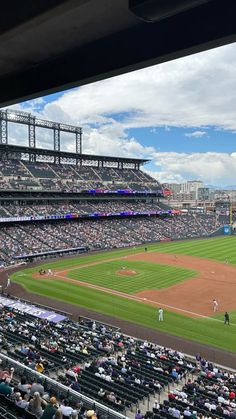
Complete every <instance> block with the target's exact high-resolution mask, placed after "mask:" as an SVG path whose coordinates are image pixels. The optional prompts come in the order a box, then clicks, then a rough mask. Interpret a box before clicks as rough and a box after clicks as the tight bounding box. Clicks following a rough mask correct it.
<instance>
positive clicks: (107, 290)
mask: <svg viewBox="0 0 236 419" xmlns="http://www.w3.org/2000/svg"><path fill="white" fill-rule="evenodd" d="M53 278H61V279H63V281H64V282H68V283H73V284H75V285H81V286H82V287H85V288H91V289H95V290H97V291H102V292H106V293H107V294H111V295H118V296H120V297H124V298H127V299H129V300H134V301H138V302H142V303H150V304H153V305H157V306H162V307H166V308H169V309H171V310H174V311H181V312H183V313H188V314H191V315H192V316H197V317H200V318H202V319H207V320H213V321H215V322H218V323H222V322H223V320H219V319H215V318H214V317H210V316H205V315H204V314H199V313H194V312H193V311H189V310H185V309H183V308H178V307H175V306H171V305H168V304H164V303H162V302H158V301H153V300H149V299H148V298H144V297H138V296H135V295H131V294H126V293H125V292H122V291H115V290H112V289H109V288H105V287H100V286H99V285H94V284H91V283H89V282H82V281H78V280H75V279H70V278H68V277H66V276H62V275H54V277H51V278H50V279H53ZM231 325H232V326H236V324H235V323H231Z"/></svg>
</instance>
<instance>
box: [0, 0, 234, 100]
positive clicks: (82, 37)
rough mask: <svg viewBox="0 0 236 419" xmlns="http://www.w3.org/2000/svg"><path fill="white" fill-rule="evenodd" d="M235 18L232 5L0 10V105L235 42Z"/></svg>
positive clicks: (36, 5) (80, 1)
mask: <svg viewBox="0 0 236 419" xmlns="http://www.w3.org/2000/svg"><path fill="white" fill-rule="evenodd" d="M129 5H130V6H131V8H129ZM235 15H236V1H235V0H224V1H222V0H130V3H129V0H41V1H32V0H24V2H20V1H19V0H11V1H10V2H8V3H7V2H5V3H4V7H2V10H1V15H0V57H1V66H0V92H1V93H0V97H1V98H0V105H1V106H5V105H9V104H12V103H16V102H19V101H22V100H24V99H29V98H33V97H37V96H42V95H46V94H49V93H52V92H57V91H59V90H62V89H67V88H71V87H74V86H79V85H83V84H85V83H90V82H94V81H96V80H101V79H104V78H107V77H110V76H114V75H117V74H122V73H124V72H128V71H132V70H135V69H140V68H143V67H145V66H150V65H152V64H157V63H161V62H164V61H167V60H173V59H175V58H178V57H181V56H184V55H187V54H192V53H195V52H198V51H202V50H205V49H209V48H213V47H216V46H220V45H224V44H226V43H230V42H234V41H235V40H236V25H235ZM147 21H151V22H152V23H147Z"/></svg>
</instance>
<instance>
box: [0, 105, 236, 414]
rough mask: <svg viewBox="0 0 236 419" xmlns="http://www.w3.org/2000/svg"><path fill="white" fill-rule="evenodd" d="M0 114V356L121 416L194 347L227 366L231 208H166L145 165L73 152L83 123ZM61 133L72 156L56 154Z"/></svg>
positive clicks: (187, 359) (233, 258) (235, 334)
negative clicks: (47, 137)
mask: <svg viewBox="0 0 236 419" xmlns="http://www.w3.org/2000/svg"><path fill="white" fill-rule="evenodd" d="M0 119H1V125H0V127H1V133H0V134H1V138H3V136H4V135H5V143H3V142H2V144H1V145H0V149H1V160H0V175H1V197H0V200H1V207H0V222H1V230H0V235H1V242H0V243H1V244H0V257H1V289H2V295H1V296H0V302H1V304H2V307H3V313H2V317H1V320H2V322H3V323H2V324H3V327H2V330H1V336H2V356H3V357H5V358H3V360H4V362H8V363H10V365H12V364H11V363H12V362H15V363H17V367H16V368H27V370H26V371H25V372H24V373H21V374H20V375H22V374H23V376H25V374H26V375H27V377H28V378H27V379H28V380H31V381H30V382H32V380H33V382H34V381H35V380H36V381H37V378H35V377H32V376H28V374H30V373H31V370H32V364H33V369H34V370H35V371H36V372H37V373H41V374H45V376H46V377H48V378H50V377H51V378H50V379H51V380H52V382H53V380H55V379H56V382H57V383H58V382H59V383H60V385H61V386H62V388H63V386H65V385H66V386H67V387H68V386H69V387H71V389H72V390H73V389H74V391H75V394H76V393H79V395H80V396H79V397H80V398H81V397H82V400H83V398H85V399H86V398H87V399H86V402H87V403H88V400H90V399H91V400H92V407H93V406H94V403H95V406H97V407H96V408H97V409H102V410H101V411H102V412H104V409H105V411H106V414H109V415H113V414H116V413H117V412H118V413H119V414H121V415H125V416H128V417H129V416H131V417H132V415H133V413H132V412H133V411H134V409H138V407H139V403H140V400H142V401H143V400H145V398H146V399H147V400H148V406H150V403H151V402H150V400H152V398H153V397H155V398H156V397H157V394H158V397H159V398H160V400H162V397H163V395H161V394H162V391H164V389H165V388H166V386H167V388H168V389H170V388H171V387H170V386H173V385H174V382H175V381H176V382H181V380H182V379H183V377H187V376H188V374H190V372H191V374H193V371H196V370H197V368H199V366H197V365H198V364H196V360H195V355H196V354H197V353H199V354H200V357H201V362H203V361H202V360H204V362H206V361H205V358H207V359H209V361H207V362H216V363H217V364H220V365H225V368H226V367H227V368H230V367H234V365H235V352H236V347H235V338H236V300H235V294H234V286H235V273H236V266H235V265H236V254H235V251H234V243H235V240H236V237H235V236H234V234H233V233H234V229H233V227H232V226H233V213H232V211H230V217H229V216H228V215H222V214H221V215H219V214H216V213H214V212H209V211H205V212H204V213H194V212H188V213H186V212H182V211H181V210H174V209H172V208H171V207H169V206H168V201H167V199H166V195H167V194H169V193H170V191H166V190H165V189H164V188H163V187H162V185H161V184H160V183H159V182H158V181H156V180H155V179H153V178H152V177H151V176H150V175H148V174H147V173H146V172H145V170H143V168H144V169H145V166H144V165H145V164H146V163H147V160H142V159H131V158H119V157H118V158H117V157H108V156H107V157H106V156H94V155H86V154H83V153H82V145H83V141H82V128H81V127H76V126H71V125H65V124H60V123H56V122H53V121H46V120H42V119H38V118H37V117H35V116H33V115H31V114H27V113H25V112H22V111H12V110H7V109H6V110H2V111H0ZM10 123H14V124H24V125H26V126H27V127H28V133H29V137H28V142H29V145H28V146H27V147H23V146H20V145H11V144H9V143H8V135H7V133H8V128H7V126H8V124H10ZM37 127H43V128H45V130H46V129H47V130H52V131H53V135H54V149H53V150H49V149H41V148H38V147H37V135H36V132H37ZM63 131H66V132H69V133H71V135H72V136H73V138H74V142H75V148H76V150H77V152H76V153H67V152H63V151H61V150H60V141H59V140H60V136H61V132H63ZM32 133H33V134H32ZM225 233H226V234H225ZM230 233H232V234H230ZM226 312H227V313H228V319H226V320H228V321H227V322H226V321H225V313H226ZM22 324H23V327H22ZM228 326H230V327H228ZM37 328H38V329H39V330H37ZM55 330H56V334H55ZM64 334H65V335H64ZM55 337H56V339H55ZM148 342H151V343H148ZM143 345H144V346H143ZM145 345H147V346H145ZM166 347H168V348H169V347H170V348H173V352H172V350H169V349H168V350H167V349H166ZM36 354H38V355H37V356H38V359H37V360H36V359H35V358H34V357H35V356H36ZM151 354H153V355H151ZM163 354H164V355H165V357H167V359H168V363H169V362H170V364H169V366H167V365H166V364H164V365H162V362H161V361H160V360H161V359H162V356H163ZM132 356H134V357H135V359H136V357H137V356H138V360H139V357H140V360H139V361H140V364H139V362H138V363H137V365H136V362H137V361H134V360H132ZM8 357H9V358H8ZM103 357H105V361H104V359H103ZM182 357H183V358H182ZM152 358H153V359H154V361H152V365H151V370H150V371H149V364H148V363H150V359H152ZM182 359H184V361H183V366H181V368H179V362H180V364H181V365H182ZM6 360H8V361H6ZM101 360H102V361H101ZM36 361H37V362H36ZM113 363H114V364H113ZM176 363H177V364H176ZM175 364H176V365H177V367H178V368H177V369H176V368H174V367H176V365H175ZM19 365H21V367H19ZM36 365H37V366H36ZM39 365H40V367H39ZM84 365H86V367H84ZM200 365H201V364H200ZM114 367H115V368H116V369H117V372H114ZM155 367H157V372H156V371H155ZM40 368H41V369H40ZM78 368H79V369H78ZM137 368H138V369H137ZM159 368H160V369H161V371H159ZM129 369H130V370H131V371H132V373H130V374H128V380H126V379H125V378H124V376H126V375H127V371H129ZM136 369H137V371H136ZM139 370H140V371H139ZM135 371H136V372H135ZM138 371H139V372H138ZM143 371H144V372H143ZM176 371H178V374H177V375H176ZM160 372H161V374H160ZM18 374H19V372H18ZM75 377H76V379H75ZM140 377H143V378H142V380H143V384H142V380H141V378H140ZM150 380H151V381H150ZM87 381H89V382H87ZM91 382H92V385H91V386H90V384H91ZM75 383H76V385H75ZM155 383H156V384H155ZM48 385H49V387H50V385H52V383H51V382H50V383H49V384H48ZM127 385H128V386H132V385H134V386H135V388H133V389H132V392H131V394H130V396H129V394H128V395H127V394H125V392H126V386H127ZM152 386H153V387H152ZM136 387H137V389H136ZM131 388H132V387H131ZM110 389H112V390H114V391H110ZM100 390H101V391H100ZM103 390H104V391H105V393H104V394H103ZM60 391H62V392H63V390H62V389H61V390H59V387H58V390H57V394H56V397H58V393H60ZM99 391H100V393H101V394H102V395H101V394H100V393H99ZM169 391H170V390H169ZM53 394H54V393H53ZM163 394H164V393H163ZM32 400H33V399H32ZM79 400H80V401H81V399H79ZM74 402H75V400H74ZM96 403H97V405H96ZM144 403H145V402H144ZM158 405H159V403H158ZM63 406H64V405H63ZM134 406H135V407H134ZM145 406H146V405H145ZM145 408H146V407H145ZM20 409H21V407H20ZM106 409H108V410H106ZM148 409H149V407H147V408H146V410H147V411H148ZM90 410H91V408H90ZM92 410H93V409H92ZM107 412H110V413H107ZM115 412H116V413H115ZM27 414H31V413H29V412H27ZM155 416H156V415H155ZM23 417H24V416H23ZM27 417H28V416H27ZM30 417H31V416H30ZM65 417H66V416H65Z"/></svg>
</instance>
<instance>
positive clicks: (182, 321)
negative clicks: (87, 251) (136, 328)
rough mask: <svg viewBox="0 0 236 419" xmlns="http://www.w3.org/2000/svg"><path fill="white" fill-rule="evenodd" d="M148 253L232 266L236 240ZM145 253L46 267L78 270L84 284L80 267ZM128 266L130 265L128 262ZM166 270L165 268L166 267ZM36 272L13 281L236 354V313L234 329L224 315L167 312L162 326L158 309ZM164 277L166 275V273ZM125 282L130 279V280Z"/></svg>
mask: <svg viewBox="0 0 236 419" xmlns="http://www.w3.org/2000/svg"><path fill="white" fill-rule="evenodd" d="M148 249H149V251H151V250H152V251H155V252H161V253H173V254H185V255H191V256H198V257H203V258H209V259H215V260H219V261H225V260H226V259H227V260H228V261H229V263H232V264H236V237H220V238H214V239H208V240H190V241H183V242H172V243H163V244H162V243H160V244H155V245H149V246H148ZM143 250H144V247H140V248H137V249H125V250H118V251H113V252H103V253H100V254H99V253H97V254H91V255H89V256H80V257H78V258H75V259H67V260H60V261H57V262H53V263H50V264H49V263H47V264H45V265H44V266H45V267H47V268H48V267H51V268H52V269H53V268H57V269H68V268H73V267H74V268H75V270H74V272H72V271H71V274H72V275H74V274H75V275H78V279H79V280H81V278H80V277H79V276H80V275H81V272H82V271H83V269H81V270H76V266H78V265H79V264H87V263H89V262H95V261H104V260H107V259H117V258H120V257H121V256H125V255H129V254H134V253H139V252H142V251H143ZM116 263H118V264H119V266H122V264H123V262H122V264H121V263H120V261H119V262H116ZM135 264H136V262H135ZM138 264H139V262H137V265H138ZM101 265H103V264H98V265H97V266H96V268H95V266H94V268H95V272H97V274H98V273H99V270H100V267H101ZM125 265H127V263H126V262H125ZM150 265H151V264H150ZM107 266H109V263H107ZM163 268H165V267H164V266H163ZM158 269H159V268H158ZM174 269H176V268H174ZM108 270H109V269H108ZM35 271H38V269H37V268H33V269H26V270H22V271H20V272H17V273H15V274H13V275H11V278H12V280H14V281H16V282H20V283H21V284H22V285H23V286H24V287H25V288H26V289H27V290H29V291H31V292H34V293H37V294H41V295H44V296H47V297H52V298H56V299H58V300H60V301H67V302H70V303H72V304H75V305H77V306H81V307H86V308H89V309H91V310H94V311H97V312H102V313H105V314H107V315H110V316H113V317H117V318H120V319H124V320H129V321H131V322H134V323H137V324H141V325H144V326H146V327H149V328H153V329H160V330H162V331H164V332H168V333H171V334H173V335H178V336H181V337H183V338H187V339H190V340H194V341H198V342H201V343H205V344H208V345H211V346H215V347H218V348H221V349H225V350H228V351H232V352H236V345H235V341H236V340H235V339H236V312H235V313H230V318H231V322H232V323H234V325H232V326H230V327H227V326H225V325H224V324H223V316H222V315H217V316H216V318H218V319H219V320H220V321H219V320H218V321H217V320H214V319H191V318H188V317H186V316H183V315H180V314H176V313H172V312H168V311H167V310H165V321H164V322H163V323H162V324H160V323H159V322H157V320H156V318H157V309H156V308H155V307H152V306H150V305H146V304H144V303H139V302H135V301H131V300H127V299H124V298H121V297H118V296H114V295H110V294H109V295H108V294H106V293H102V292H100V291H99V292H98V291H95V290H92V289H88V288H85V287H80V288H79V289H78V286H77V285H75V284H71V283H63V282H60V281H53V282H52V281H48V280H47V279H40V280H35V279H33V278H32V276H31V274H32V273H33V272H35ZM138 271H139V272H141V271H142V269H140V270H139V268H138ZM84 272H85V271H84ZM176 272H177V271H176ZM162 274H163V275H164V271H163V272H162ZM125 278H126V279H127V277H125ZM134 278H135V277H133V279H134ZM122 280H123V278H122ZM146 285H147V284H145V288H147V287H148V285H147V286H146ZM120 286H121V284H120ZM132 286H133V285H132ZM133 292H134V291H133ZM78 312H79V310H78ZM221 320H222V321H221Z"/></svg>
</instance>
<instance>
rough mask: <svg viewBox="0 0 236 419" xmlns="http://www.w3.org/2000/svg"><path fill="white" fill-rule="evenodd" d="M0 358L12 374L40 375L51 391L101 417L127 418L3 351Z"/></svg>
mask: <svg viewBox="0 0 236 419" xmlns="http://www.w3.org/2000/svg"><path fill="white" fill-rule="evenodd" d="M0 359H1V361H2V364H3V365H4V367H8V366H9V367H14V369H15V371H14V374H16V375H19V376H22V375H24V376H26V377H27V378H30V379H32V380H35V379H36V378H37V377H41V379H42V381H43V383H44V385H45V386H47V387H49V388H50V389H51V391H53V392H54V393H57V394H60V395H64V396H66V397H67V398H68V397H71V398H73V400H75V401H77V402H79V403H81V402H82V403H83V405H85V406H86V408H87V409H95V410H96V411H97V412H99V413H100V414H101V415H102V416H103V417H106V418H107V419H128V417H127V416H125V415H122V414H121V413H118V412H116V411H115V410H113V409H110V408H108V407H106V406H104V405H102V404H101V403H99V402H97V401H95V400H92V399H90V398H89V397H87V396H85V395H83V394H81V393H78V392H77V391H74V390H72V389H69V388H68V387H67V386H65V385H63V384H61V383H58V382H57V381H55V380H53V379H52V378H50V377H45V375H43V374H40V373H38V372H37V371H34V370H32V369H31V368H29V367H27V366H26V365H23V364H21V363H20V362H18V361H16V360H14V359H12V358H10V357H8V356H7V355H4V354H3V353H0Z"/></svg>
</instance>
